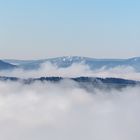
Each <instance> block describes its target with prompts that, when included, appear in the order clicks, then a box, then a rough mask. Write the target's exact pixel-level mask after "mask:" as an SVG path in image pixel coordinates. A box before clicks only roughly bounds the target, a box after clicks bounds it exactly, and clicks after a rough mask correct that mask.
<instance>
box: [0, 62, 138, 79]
mask: <svg viewBox="0 0 140 140" xmlns="http://www.w3.org/2000/svg"><path fill="white" fill-rule="evenodd" d="M0 75H1V76H14V77H22V78H30V77H32V78H35V77H43V76H45V77H49V76H61V77H79V76H89V77H103V78H105V77H114V78H125V79H131V80H140V72H137V71H136V70H135V69H134V68H133V67H129V66H128V67H126V66H118V67H114V68H109V69H106V67H103V68H101V69H96V70H90V68H89V67H88V66H87V65H84V64H73V65H72V66H70V67H67V68H58V67H57V66H56V65H53V64H51V63H44V64H42V65H41V67H40V68H39V69H38V70H23V69H15V70H12V71H11V70H10V71H0Z"/></svg>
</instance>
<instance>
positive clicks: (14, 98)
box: [0, 81, 140, 140]
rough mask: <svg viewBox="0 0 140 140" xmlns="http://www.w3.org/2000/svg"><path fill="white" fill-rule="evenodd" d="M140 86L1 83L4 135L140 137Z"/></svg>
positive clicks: (101, 139)
mask: <svg viewBox="0 0 140 140" xmlns="http://www.w3.org/2000/svg"><path fill="white" fill-rule="evenodd" d="M139 91H140V88H139V87H135V88H126V89H123V90H122V91H117V90H112V91H109V92H107V91H104V90H99V89H96V90H95V91H94V92H93V93H89V92H87V91H85V90H84V89H81V88H79V86H78V85H77V83H75V82H72V81H62V82H61V83H59V84H51V83H49V82H46V83H41V82H36V83H34V84H31V85H23V84H21V83H17V82H0V132H1V134H0V139H1V140H9V139H10V140H19V139H20V140H25V139H26V140H39V139H41V140H46V139H49V140H56V139H57V140H72V139H73V140H77V139H80V140H85V139H87V140H112V139H113V140H139V139H140V133H139V130H140V125H139V122H140V109H139V106H140V94H139Z"/></svg>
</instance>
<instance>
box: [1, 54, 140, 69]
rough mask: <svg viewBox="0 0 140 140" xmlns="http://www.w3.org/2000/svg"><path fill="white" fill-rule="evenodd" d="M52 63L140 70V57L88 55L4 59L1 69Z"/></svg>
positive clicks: (67, 65)
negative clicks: (110, 57)
mask: <svg viewBox="0 0 140 140" xmlns="http://www.w3.org/2000/svg"><path fill="white" fill-rule="evenodd" d="M46 62H49V63H52V64H55V65H57V66H58V67H61V68H65V67H69V66H71V65H72V64H86V65H87V66H89V68H90V69H91V70H94V69H100V68H102V67H104V68H106V69H109V68H114V67H117V66H131V67H133V68H134V69H135V70H136V71H140V57H135V58H130V59H95V58H88V57H78V56H70V57H69V56H66V57H57V58H50V59H42V60H12V59H4V60H1V61H0V70H9V69H14V68H23V69H26V70H30V69H38V68H40V66H41V64H43V63H46Z"/></svg>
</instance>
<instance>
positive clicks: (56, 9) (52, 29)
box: [0, 0, 140, 59]
mask: <svg viewBox="0 0 140 140" xmlns="http://www.w3.org/2000/svg"><path fill="white" fill-rule="evenodd" d="M139 16H140V1H139V0H0V58H16V59H38V58H48V57H56V56H64V55H78V56H89V57H96V58H113V57H114V58H119V57H121V58H127V57H133V56H140V18H139Z"/></svg>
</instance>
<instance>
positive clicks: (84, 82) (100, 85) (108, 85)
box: [0, 77, 140, 90]
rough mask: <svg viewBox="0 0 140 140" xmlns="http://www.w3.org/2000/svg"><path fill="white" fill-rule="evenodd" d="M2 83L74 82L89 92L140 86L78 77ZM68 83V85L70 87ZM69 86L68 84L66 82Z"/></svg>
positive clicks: (6, 78)
mask: <svg viewBox="0 0 140 140" xmlns="http://www.w3.org/2000/svg"><path fill="white" fill-rule="evenodd" d="M0 81H1V82H6V81H11V82H21V83H23V84H33V83H35V82H43V83H45V82H50V83H52V84H58V83H61V82H64V81H69V82H74V83H76V84H78V86H79V87H80V88H84V89H87V90H94V89H114V88H115V89H122V88H126V87H134V86H140V82H139V81H134V80H126V79H120V78H98V77H76V78H64V77H40V78H27V79H22V78H17V77H0ZM69 82H68V85H69ZM64 83H65V85H67V82H64Z"/></svg>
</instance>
